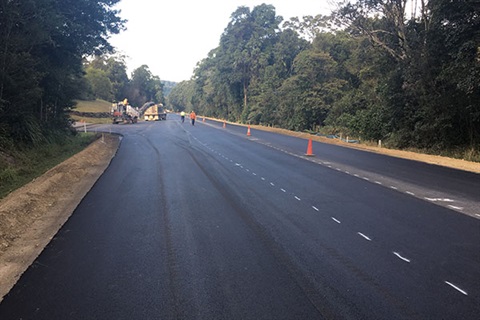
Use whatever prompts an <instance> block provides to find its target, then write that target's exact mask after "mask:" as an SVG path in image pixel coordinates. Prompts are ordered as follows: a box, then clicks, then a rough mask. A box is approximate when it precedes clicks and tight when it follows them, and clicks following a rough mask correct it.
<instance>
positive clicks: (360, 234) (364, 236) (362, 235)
mask: <svg viewBox="0 0 480 320" xmlns="http://www.w3.org/2000/svg"><path fill="white" fill-rule="evenodd" d="M357 234H358V235H359V236H361V237H363V238H365V239H366V240H368V241H372V239H370V238H369V237H367V236H366V235H364V234H363V233H361V232H357Z"/></svg>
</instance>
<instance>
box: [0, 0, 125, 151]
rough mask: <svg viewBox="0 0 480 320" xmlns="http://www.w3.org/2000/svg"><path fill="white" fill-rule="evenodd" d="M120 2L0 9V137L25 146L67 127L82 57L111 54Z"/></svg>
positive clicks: (10, 4)
mask: <svg viewBox="0 0 480 320" xmlns="http://www.w3.org/2000/svg"><path fill="white" fill-rule="evenodd" d="M117 2H118V0H97V1H93V0H83V1H74V0H35V1H33V0H22V1H19V0H11V1H2V2H1V4H0V5H1V7H0V47H1V50H0V132H1V133H2V137H4V138H7V139H13V140H16V141H24V142H27V143H37V142H42V141H45V140H46V138H47V135H49V134H50V133H51V132H55V131H58V130H63V129H65V128H66V127H67V125H68V122H67V120H68V119H67V112H68V110H69V109H70V108H71V107H72V106H73V99H74V98H76V97H77V96H78V95H79V94H80V92H79V88H81V87H82V85H81V83H82V72H83V70H82V57H83V56H85V55H91V54H93V53H95V52H107V51H109V50H111V46H110V45H109V43H108V40H107V38H108V36H109V35H110V34H113V33H118V32H119V31H120V30H122V28H123V21H122V20H121V19H120V18H119V17H118V16H117V14H118V12H117V11H116V10H113V9H112V7H113V6H114V5H115V4H116V3H117Z"/></svg>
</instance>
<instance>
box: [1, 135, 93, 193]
mask: <svg viewBox="0 0 480 320" xmlns="http://www.w3.org/2000/svg"><path fill="white" fill-rule="evenodd" d="M95 139H97V136H96V135H95V134H94V133H79V134H77V135H75V136H73V137H69V138H67V139H66V140H65V141H64V142H61V143H59V142H57V143H51V144H45V145H42V146H38V147H33V148H22V147H18V146H17V148H16V150H14V151H3V152H2V153H0V199H2V198H4V197H5V196H6V195H7V194H9V193H10V192H12V191H14V190H16V189H18V188H20V187H22V186H23V185H25V184H27V183H28V182H30V181H32V180H33V179H35V178H37V177H39V176H41V175H42V174H44V173H45V172H46V171H48V170H49V169H51V168H53V167H55V166H56V165H57V164H59V163H61V162H63V161H65V160H66V159H68V158H70V157H71V156H73V155H74V154H76V153H78V152H80V151H81V150H83V149H84V148H85V147H87V146H88V145H89V144H90V143H92V142H93V141H94V140H95Z"/></svg>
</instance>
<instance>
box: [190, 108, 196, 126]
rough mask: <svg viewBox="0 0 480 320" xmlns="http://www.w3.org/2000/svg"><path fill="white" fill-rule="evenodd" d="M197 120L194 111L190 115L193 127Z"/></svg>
mask: <svg viewBox="0 0 480 320" xmlns="http://www.w3.org/2000/svg"><path fill="white" fill-rule="evenodd" d="M195 119H197V115H196V114H195V111H192V112H191V113H190V120H192V126H194V125H195Z"/></svg>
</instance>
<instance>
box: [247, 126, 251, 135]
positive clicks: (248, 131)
mask: <svg viewBox="0 0 480 320" xmlns="http://www.w3.org/2000/svg"><path fill="white" fill-rule="evenodd" d="M251 135H252V134H251V133H250V125H248V129H247V136H251Z"/></svg>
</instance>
